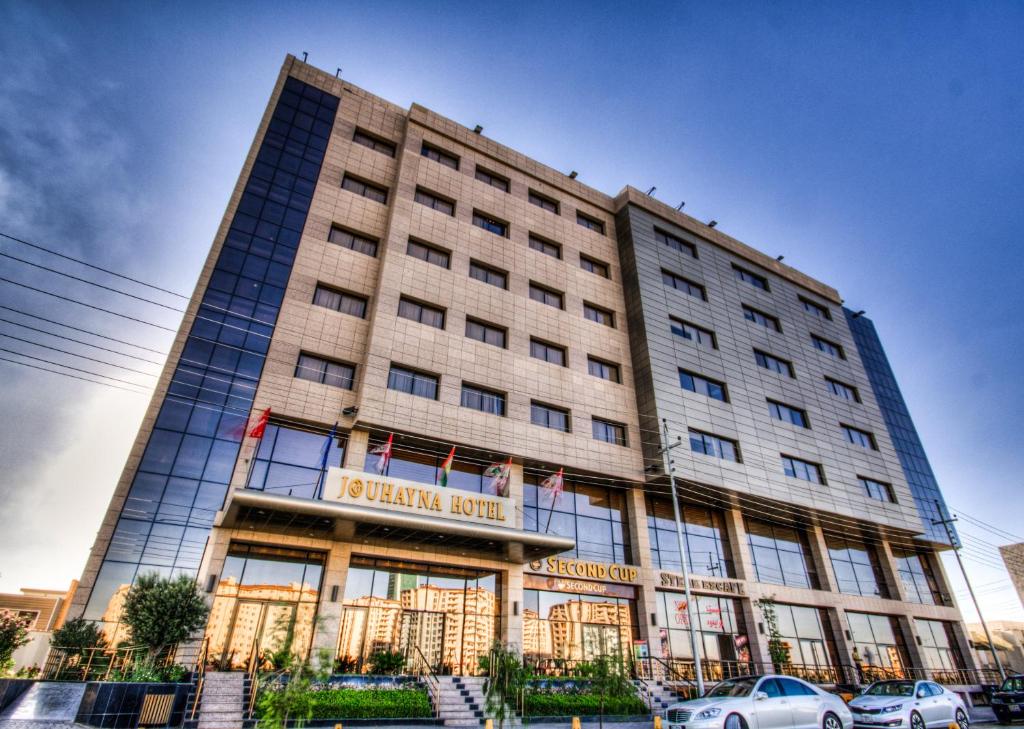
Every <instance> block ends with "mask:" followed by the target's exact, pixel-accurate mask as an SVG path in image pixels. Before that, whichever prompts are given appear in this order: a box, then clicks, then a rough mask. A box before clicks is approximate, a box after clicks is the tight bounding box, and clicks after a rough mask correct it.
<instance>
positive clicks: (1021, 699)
mask: <svg viewBox="0 0 1024 729" xmlns="http://www.w3.org/2000/svg"><path fill="white" fill-rule="evenodd" d="M992 711H994V712H995V713H996V721H998V722H999V723H1000V724H1009V723H1010V722H1012V721H1013V720H1014V719H1024V676H1009V677H1008V678H1007V679H1006V680H1005V681H1003V685H1002V686H1000V687H999V688H998V689H996V690H995V692H994V693H993V694H992Z"/></svg>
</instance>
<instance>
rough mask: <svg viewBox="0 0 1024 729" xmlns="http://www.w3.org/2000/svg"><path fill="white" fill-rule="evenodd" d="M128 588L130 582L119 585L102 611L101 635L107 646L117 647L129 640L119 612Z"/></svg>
mask: <svg viewBox="0 0 1024 729" xmlns="http://www.w3.org/2000/svg"><path fill="white" fill-rule="evenodd" d="M130 589H132V586H131V585H130V584H124V585H119V586H118V588H117V589H116V590H114V594H113V595H111V596H110V600H109V601H107V608H106V610H104V611H103V617H102V618H101V620H102V621H103V637H104V638H105V639H106V641H107V645H109V646H114V647H117V646H118V645H120V644H121V643H124V642H126V641H130V640H131V635H130V633H129V631H128V626H127V625H125V624H124V623H122V622H121V612H122V611H123V610H124V601H125V598H127V597H128V591H129V590H130Z"/></svg>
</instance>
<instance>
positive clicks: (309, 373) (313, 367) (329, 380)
mask: <svg viewBox="0 0 1024 729" xmlns="http://www.w3.org/2000/svg"><path fill="white" fill-rule="evenodd" d="M295 376H296V377H297V378H299V379H300V380H309V381H310V382H320V383H322V384H324V385H330V386H331V387H340V388H341V389H343V390H351V389H352V382H353V380H355V376H356V368H355V365H350V364H346V363H345V362H334V361H332V360H329V359H324V358H323V357H317V356H316V355H312V354H305V353H303V354H300V355H299V361H298V364H296V365H295Z"/></svg>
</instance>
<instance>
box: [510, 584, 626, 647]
mask: <svg viewBox="0 0 1024 729" xmlns="http://www.w3.org/2000/svg"><path fill="white" fill-rule="evenodd" d="M531 613H532V615H531ZM531 623H535V625H531ZM528 635H531V636H532V637H531V638H530V641H529V643H530V646H531V647H532V648H535V650H534V651H532V653H533V655H535V656H536V657H538V658H562V659H568V660H590V659H592V658H595V657H596V656H601V655H618V654H624V653H627V652H628V651H629V649H630V646H631V645H632V640H633V634H632V620H631V619H630V609H629V605H628V604H626V603H622V604H619V603H615V602H593V601H589V600H583V599H575V600H574V599H571V598H568V597H567V599H566V601H565V602H562V603H558V604H555V605H552V606H551V608H550V609H549V610H548V615H547V618H545V619H544V620H541V619H539V617H538V616H537V614H536V613H533V611H532V610H531V611H524V614H523V645H524V651H525V652H527V653H530V652H531V651H530V650H528V649H527V648H526V646H527V636H528Z"/></svg>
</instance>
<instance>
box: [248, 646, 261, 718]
mask: <svg viewBox="0 0 1024 729" xmlns="http://www.w3.org/2000/svg"><path fill="white" fill-rule="evenodd" d="M259 674H260V642H259V638H258V637H257V638H253V641H252V649H251V650H250V651H249V660H248V662H247V663H246V668H245V675H246V678H248V679H249V697H248V700H247V701H246V707H245V715H246V717H247V718H249V719H251V718H252V715H253V711H254V710H255V709H256V695H257V694H258V693H259V688H260V681H259Z"/></svg>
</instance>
